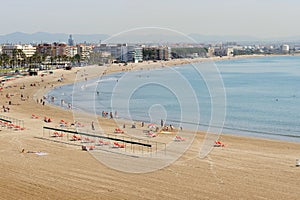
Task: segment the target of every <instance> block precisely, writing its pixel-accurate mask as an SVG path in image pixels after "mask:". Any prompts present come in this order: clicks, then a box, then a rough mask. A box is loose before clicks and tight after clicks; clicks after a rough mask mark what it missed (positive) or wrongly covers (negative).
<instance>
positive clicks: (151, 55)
mask: <svg viewBox="0 0 300 200" xmlns="http://www.w3.org/2000/svg"><path fill="white" fill-rule="evenodd" d="M143 57H144V60H170V59H171V47H167V46H148V47H144V48H143Z"/></svg>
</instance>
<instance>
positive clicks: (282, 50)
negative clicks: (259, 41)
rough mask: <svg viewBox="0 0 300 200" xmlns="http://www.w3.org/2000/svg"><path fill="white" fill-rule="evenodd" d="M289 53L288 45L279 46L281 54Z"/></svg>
mask: <svg viewBox="0 0 300 200" xmlns="http://www.w3.org/2000/svg"><path fill="white" fill-rule="evenodd" d="M289 51H290V46H289V45H288V44H283V45H281V52H282V53H289Z"/></svg>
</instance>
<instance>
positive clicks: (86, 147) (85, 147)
mask: <svg viewBox="0 0 300 200" xmlns="http://www.w3.org/2000/svg"><path fill="white" fill-rule="evenodd" d="M81 149H82V150H83V151H91V150H94V149H95V146H93V145H91V146H85V145H82V146H81Z"/></svg>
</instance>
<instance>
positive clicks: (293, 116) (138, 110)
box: [48, 56, 300, 142]
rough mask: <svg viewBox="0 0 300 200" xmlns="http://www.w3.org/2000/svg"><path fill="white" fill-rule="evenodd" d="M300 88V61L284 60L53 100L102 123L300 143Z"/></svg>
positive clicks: (181, 71) (87, 90)
mask: <svg viewBox="0 0 300 200" xmlns="http://www.w3.org/2000/svg"><path fill="white" fill-rule="evenodd" d="M214 68H216V69H217V70H219V73H218V71H214V70H213V69H214ZM219 75H220V76H219ZM220 83H222V84H223V85H224V88H221V87H220ZM299 86H300V57H298V56H285V57H262V58H251V59H239V60H226V61H218V62H215V63H202V64H198V66H197V65H196V67H195V65H182V66H176V67H173V68H160V69H155V70H140V71H135V72H130V73H124V72H122V73H114V74H110V75H106V76H103V77H100V78H97V79H93V80H88V81H85V82H81V83H76V84H75V86H74V85H65V86H62V87H60V88H56V89H55V90H52V91H51V92H50V93H49V94H48V96H55V99H56V100H55V102H54V103H55V104H57V105H60V102H61V101H60V100H61V99H63V100H64V101H65V102H71V103H72V105H73V106H74V108H75V109H81V110H85V111H88V112H93V113H94V112H96V113H97V114H99V115H101V112H102V111H107V112H110V111H112V112H113V114H115V111H117V113H118V117H119V118H126V119H132V120H139V121H145V122H153V123H157V124H160V120H161V119H163V120H164V122H166V124H172V125H174V126H182V127H184V128H192V129H199V130H209V129H208V128H209V126H213V127H215V128H217V129H219V130H222V132H223V133H230V134H239V135H246V136H254V137H265V138H272V139H279V140H288V141H297V142H300V126H299V125H300V90H299ZM97 92H99V94H97ZM223 96H224V99H223ZM215 99H217V100H216V101H215ZM223 107H225V108H223ZM224 112H225V113H224ZM215 115H218V116H219V118H218V120H219V119H222V116H223V115H224V126H222V123H221V121H220V120H219V121H218V120H217V122H216V123H215V122H214V119H215ZM222 127H223V129H221V128H222Z"/></svg>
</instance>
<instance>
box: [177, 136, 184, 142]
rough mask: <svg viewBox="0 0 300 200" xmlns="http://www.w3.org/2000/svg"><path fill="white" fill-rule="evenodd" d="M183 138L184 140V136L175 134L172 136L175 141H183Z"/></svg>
mask: <svg viewBox="0 0 300 200" xmlns="http://www.w3.org/2000/svg"><path fill="white" fill-rule="evenodd" d="M185 140H186V139H185V138H183V137H181V136H179V135H176V136H175V138H174V141H175V142H182V141H185Z"/></svg>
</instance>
